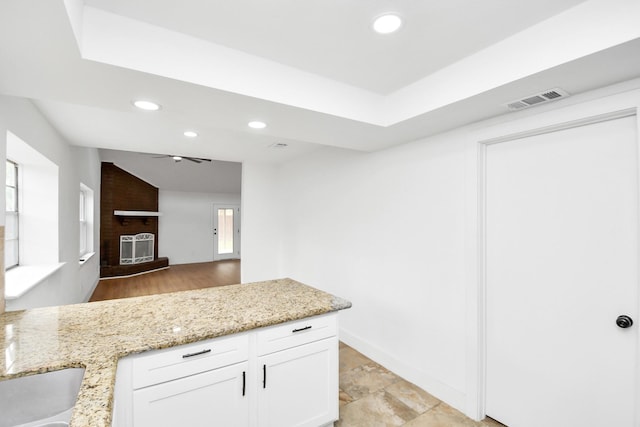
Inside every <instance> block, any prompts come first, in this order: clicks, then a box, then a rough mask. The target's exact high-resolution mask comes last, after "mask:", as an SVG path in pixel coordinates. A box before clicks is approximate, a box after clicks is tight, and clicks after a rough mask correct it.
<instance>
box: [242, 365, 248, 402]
mask: <svg viewBox="0 0 640 427" xmlns="http://www.w3.org/2000/svg"><path fill="white" fill-rule="evenodd" d="M246 390H247V372H246V371H242V395H243V396H244V394H245V391H246Z"/></svg>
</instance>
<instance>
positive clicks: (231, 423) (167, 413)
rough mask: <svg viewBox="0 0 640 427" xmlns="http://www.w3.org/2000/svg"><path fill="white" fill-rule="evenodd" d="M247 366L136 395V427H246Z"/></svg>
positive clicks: (204, 373)
mask: <svg viewBox="0 0 640 427" xmlns="http://www.w3.org/2000/svg"><path fill="white" fill-rule="evenodd" d="M247 369H248V362H242V363H239V364H236V365H232V366H227V367H224V368H219V369H214V370H212V371H208V372H203V373H201V374H197V375H191V376H189V377H186V378H181V379H177V380H174V381H168V382H166V383H162V384H158V385H155V386H150V387H145V388H142V389H140V390H135V391H134V392H133V425H134V426H136V427H138V426H139V427H146V426H149V427H151V426H153V427H162V426H166V427H175V426H189V427H206V426H225V427H246V426H248V425H249V406H248V399H247V396H246V374H247Z"/></svg>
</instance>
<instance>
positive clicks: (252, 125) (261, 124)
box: [249, 120, 267, 129]
mask: <svg viewBox="0 0 640 427" xmlns="http://www.w3.org/2000/svg"><path fill="white" fill-rule="evenodd" d="M249 127H250V128H252V129H264V128H266V127H267V124H266V123H265V122H260V121H257V120H256V121H253V122H249Z"/></svg>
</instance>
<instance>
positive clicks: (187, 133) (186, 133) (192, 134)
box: [183, 130, 198, 138]
mask: <svg viewBox="0 0 640 427" xmlns="http://www.w3.org/2000/svg"><path fill="white" fill-rule="evenodd" d="M183 135H184V136H186V137H187V138H195V137H196V136H198V132H195V131H192V130H185V131H184V134H183Z"/></svg>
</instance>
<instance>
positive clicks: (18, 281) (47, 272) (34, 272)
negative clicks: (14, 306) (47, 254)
mask: <svg viewBox="0 0 640 427" xmlns="http://www.w3.org/2000/svg"><path fill="white" fill-rule="evenodd" d="M64 264H65V263H64V262H61V263H58V264H46V265H23V266H18V267H14V268H12V269H11V270H9V271H7V272H5V277H4V278H5V281H4V287H5V289H4V298H5V299H6V300H13V299H18V298H20V297H21V296H22V295H24V294H26V293H27V292H29V291H30V290H31V289H33V288H35V287H36V286H37V285H39V284H40V283H42V282H43V281H44V280H45V279H46V278H48V277H49V276H51V275H52V274H53V273H55V272H56V271H58V270H60V269H61V268H62V266H63V265H64Z"/></svg>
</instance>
